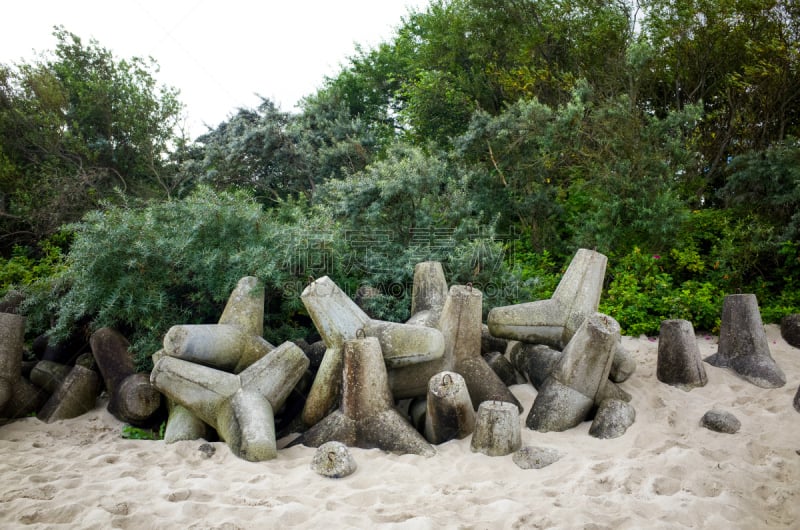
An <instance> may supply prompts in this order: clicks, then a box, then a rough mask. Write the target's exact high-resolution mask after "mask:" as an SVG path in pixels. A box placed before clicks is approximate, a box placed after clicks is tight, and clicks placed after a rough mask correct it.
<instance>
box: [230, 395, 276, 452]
mask: <svg viewBox="0 0 800 530" xmlns="http://www.w3.org/2000/svg"><path fill="white" fill-rule="evenodd" d="M217 424H218V427H217V429H218V433H219V435H220V438H222V439H223V440H225V442H226V443H227V444H228V446H229V447H230V448H231V452H233V454H235V455H237V456H238V457H240V458H242V459H244V460H249V461H250V462H261V461H263V460H272V459H273V458H275V457H277V456H278V448H277V442H276V440H275V418H274V416H273V412H272V405H270V402H269V400H268V399H266V398H265V397H263V396H261V395H259V394H257V393H256V392H247V391H244V390H242V389H239V390H237V391H236V392H235V393H234V394H233V396H232V397H231V399H230V400H228V401H226V403H225V406H223V407H222V409H221V410H220V414H219V417H218V419H217Z"/></svg>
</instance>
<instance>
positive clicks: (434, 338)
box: [300, 276, 444, 426]
mask: <svg viewBox="0 0 800 530" xmlns="http://www.w3.org/2000/svg"><path fill="white" fill-rule="evenodd" d="M300 298H301V299H302V301H303V304H304V305H305V306H306V309H307V310H308V314H309V315H310V316H311V319H312V320H313V322H314V325H315V326H316V328H317V331H318V332H319V334H320V336H321V337H322V340H323V341H325V345H326V346H327V349H326V350H325V356H324V357H323V358H322V362H321V363H320V366H319V369H318V370H317V375H316V377H315V379H314V383H313V385H312V386H311V390H310V391H309V393H308V396H307V398H306V404H305V407H304V409H303V416H302V418H303V422H304V423H305V424H306V425H307V426H311V425H315V424H316V423H318V422H319V421H320V420H322V418H324V417H325V415H326V414H328V412H330V411H331V410H333V409H334V408H335V407H336V404H337V402H338V399H339V395H340V388H341V378H342V356H343V353H342V352H343V347H344V342H345V341H347V340H352V339H355V338H356V333H357V332H358V331H359V330H363V331H364V334H365V336H366V337H375V338H377V339H378V341H379V343H380V345H381V351H382V352H383V357H384V361H385V362H386V366H387V367H388V368H389V369H392V368H393V367H398V366H407V365H413V364H416V363H422V362H426V361H431V360H434V359H438V358H441V357H442V354H443V353H444V337H442V334H441V332H439V330H437V329H433V328H428V327H425V326H418V325H412V324H398V323H394V322H385V321H381V320H373V319H371V318H370V317H369V316H368V315H367V314H366V313H364V311H362V310H361V308H360V307H358V306H357V305H356V303H355V302H353V301H352V300H351V299H350V298H349V297H348V296H347V295H346V294H345V293H344V291H342V290H341V289H340V288H339V286H337V285H336V284H335V283H334V282H333V281H332V280H331V279H330V278H328V277H327V276H324V277H322V278H319V279H317V280H314V281H313V282H312V283H311V284H310V285H308V286H307V287H306V288H305V289H304V290H303V293H302V295H301V297H300ZM437 371H440V370H437ZM433 373H435V372H433ZM427 381H428V378H425V380H424V382H423V383H422V386H423V390H422V394H424V393H425V385H426V384H427Z"/></svg>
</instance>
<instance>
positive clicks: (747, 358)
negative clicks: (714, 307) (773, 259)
mask: <svg viewBox="0 0 800 530" xmlns="http://www.w3.org/2000/svg"><path fill="white" fill-rule="evenodd" d="M705 361H706V362H707V363H708V364H710V365H712V366H716V367H718V368H730V369H731V370H733V371H734V372H735V373H736V374H737V375H739V377H741V378H742V379H744V380H745V381H749V382H751V383H753V384H754V385H756V386H759V387H761V388H779V387H782V386H783V385H785V384H786V376H785V375H784V373H783V370H781V368H780V367H779V366H778V365H777V364H776V363H775V360H774V359H773V358H772V355H770V352H769V341H768V340H767V334H766V332H765V331H764V325H763V324H762V322H761V312H760V311H759V310H758V300H757V299H756V295H754V294H731V295H728V296H726V297H725V298H724V300H723V301H722V322H721V324H720V330H719V348H718V350H717V353H715V354H714V355H711V356H710V357H706V359H705Z"/></svg>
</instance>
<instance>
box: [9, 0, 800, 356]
mask: <svg viewBox="0 0 800 530" xmlns="http://www.w3.org/2000/svg"><path fill="white" fill-rule="evenodd" d="M798 21H800V11H798V6H797V4H796V3H795V2H792V1H790V0H746V1H745V0H722V1H710V0H670V1H666V0H647V1H644V0H639V1H637V2H629V1H626V0H615V1H611V2H596V1H593V0H574V1H571V2H561V1H556V0H508V1H505V2H496V1H489V0H433V1H432V2H431V4H430V5H429V6H428V8H426V9H425V10H423V11H420V12H411V13H409V14H408V16H407V17H406V18H405V19H404V20H403V21H402V23H401V24H400V26H399V27H398V29H397V31H396V33H395V35H394V36H393V38H392V39H390V40H389V41H387V42H384V43H381V44H380V45H379V46H376V47H375V48H371V49H362V48H357V49H356V50H355V52H354V55H353V57H352V58H351V59H350V61H349V63H348V64H347V65H346V66H344V67H343V68H342V70H341V71H340V72H339V73H338V74H337V75H335V76H333V77H331V78H329V79H327V80H326V82H325V83H324V86H323V87H322V88H321V89H320V90H319V91H318V92H316V93H315V94H311V95H309V96H308V97H307V98H306V99H305V100H304V101H303V102H302V104H301V107H300V109H301V110H300V112H299V113H295V114H292V113H288V112H284V111H282V110H281V109H279V108H277V107H276V106H275V105H274V104H273V103H272V102H270V101H269V100H264V101H263V102H262V104H261V105H259V107H258V108H255V109H239V110H237V111H236V112H235V113H234V114H232V115H231V117H230V118H229V119H228V120H226V121H225V122H223V123H221V124H220V125H219V126H218V127H216V128H214V129H210V130H209V131H208V132H207V133H206V134H204V135H203V136H201V137H200V138H198V139H197V140H196V141H195V142H193V143H188V142H186V141H185V140H183V139H182V138H181V136H180V134H178V132H177V129H175V127H174V124H175V123H176V120H177V119H178V117H179V113H180V104H179V103H178V101H177V94H176V92H175V91H174V90H172V89H169V88H164V87H162V88H158V87H157V86H156V84H155V82H154V81H153V77H152V74H151V71H152V68H153V67H154V64H153V63H148V62H146V61H142V60H139V59H132V60H122V61H120V60H117V59H115V58H114V57H113V56H112V55H111V54H110V52H108V51H107V50H105V49H103V48H102V47H100V46H99V44H97V43H95V42H93V41H92V42H91V43H90V44H89V45H88V46H86V45H84V44H83V42H82V41H81V40H80V39H79V38H78V37H76V36H75V35H72V34H70V33H68V32H66V31H65V30H63V29H57V31H56V38H57V41H58V44H57V46H56V52H55V54H54V56H52V57H51V58H49V59H43V60H40V61H38V62H34V63H31V64H20V65H0V186H1V188H0V199H2V201H1V202H0V223H1V224H2V234H0V235H1V237H2V239H1V240H0V249H2V250H3V260H2V261H1V262H0V265H1V266H2V267H0V286H2V289H4V290H5V289H7V288H10V287H24V289H25V290H26V292H27V293H28V301H27V302H26V305H25V310H26V311H27V312H28V314H29V316H30V318H29V324H30V331H31V333H38V332H42V331H46V330H48V331H49V333H51V335H52V336H53V337H54V338H58V337H62V336H65V335H66V334H67V333H69V331H70V329H71V328H74V327H75V326H77V325H84V324H86V323H88V325H89V326H100V325H114V326H117V327H120V328H123V329H125V331H126V332H127V333H129V334H131V335H132V337H133V339H134V347H135V348H136V350H137V352H138V353H139V354H140V355H141V356H142V357H141V360H142V361H143V363H144V361H145V359H146V355H148V354H149V353H152V350H153V349H154V348H157V347H158V342H159V339H160V336H161V335H162V334H163V332H164V331H165V329H166V328H167V327H168V326H169V325H172V324H174V323H179V322H206V321H213V320H215V319H216V318H218V315H219V312H220V310H221V306H222V304H223V303H224V300H225V298H226V297H227V295H228V293H229V291H230V289H231V288H232V287H233V285H234V284H235V282H236V280H237V279H238V278H239V277H241V276H242V275H245V274H253V275H256V276H258V277H259V278H260V279H261V280H262V281H263V282H264V285H265V287H266V288H267V293H268V300H269V302H268V307H267V316H266V321H267V322H266V324H267V328H268V329H269V332H268V338H270V339H272V340H275V341H279V340H285V339H287V338H296V337H298V336H303V335H305V334H307V333H309V332H310V330H309V327H308V326H309V322H308V318H307V316H306V315H305V313H304V309H303V307H302V304H301V302H300V300H299V293H300V292H301V291H302V288H303V286H304V285H305V284H306V282H307V281H308V277H309V276H315V277H316V276H321V275H323V274H327V275H330V276H331V277H332V278H334V279H335V280H336V281H337V283H339V285H341V286H342V287H343V288H345V290H346V291H347V292H348V293H350V294H351V295H353V296H356V294H357V292H358V290H359V288H360V287H363V286H369V287H371V288H372V290H370V291H367V293H368V294H369V296H366V297H364V296H362V298H363V300H362V302H363V303H364V305H365V307H367V308H368V310H369V311H371V312H373V313H374V314H375V315H376V316H380V317H382V318H389V319H393V320H402V319H404V318H406V317H407V316H408V314H407V313H408V310H409V291H408V289H409V285H410V282H411V277H412V274H413V267H414V264H415V263H417V262H419V261H424V260H440V261H442V262H444V264H445V268H446V272H447V275H448V280H449V281H450V282H451V283H466V282H471V283H473V285H475V286H476V287H479V288H481V289H482V290H483V291H484V293H485V302H486V303H485V304H484V305H485V309H487V310H488V308H489V307H491V306H493V305H497V304H501V303H511V302H517V301H525V300H532V299H538V298H542V297H546V296H549V295H550V293H551V292H552V290H553V289H554V287H555V286H556V284H557V283H558V280H559V278H560V275H561V273H562V271H563V270H564V268H565V267H566V266H567V264H568V263H569V260H570V259H571V257H572V255H573V254H574V252H575V250H576V249H577V248H579V247H588V248H596V249H597V250H599V251H601V252H603V253H604V254H606V255H607V256H608V257H609V268H608V271H607V277H606V286H605V287H606V289H605V292H604V295H603V299H602V305H601V310H603V311H606V312H608V313H610V314H611V315H612V316H614V317H616V318H617V319H618V320H619V321H620V323H621V325H622V327H623V331H624V332H626V333H631V334H639V333H648V334H654V333H657V332H658V328H659V325H660V322H661V321H662V320H663V319H666V318H685V319H688V320H690V321H692V322H693V323H694V325H695V327H696V328H698V329H706V330H712V331H713V330H715V329H716V328H717V326H718V325H719V315H720V310H721V304H722V297H723V296H724V295H725V294H728V293H733V292H753V293H756V294H757V295H758V298H759V301H760V304H761V312H762V317H763V318H764V319H765V320H766V321H775V320H776V319H779V318H781V317H782V316H783V315H785V314H788V313H791V312H798V311H800V239H799V238H800V214H799V213H798V212H800V141H798V139H797V138H798V137H800V113H799V112H798V109H800V22H798ZM257 88H258V87H254V89H257ZM51 190H53V191H51ZM82 216H83V217H82ZM76 221H77V222H76ZM65 222H72V224H69V225H67V226H66V228H64V223H65ZM362 294H363V293H362ZM51 321H52V322H54V325H52V326H51V324H50V323H51Z"/></svg>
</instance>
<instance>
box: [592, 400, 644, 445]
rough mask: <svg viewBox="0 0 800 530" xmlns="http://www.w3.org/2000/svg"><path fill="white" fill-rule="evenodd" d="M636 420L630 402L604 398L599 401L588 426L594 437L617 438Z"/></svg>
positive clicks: (634, 411)
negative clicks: (590, 424)
mask: <svg viewBox="0 0 800 530" xmlns="http://www.w3.org/2000/svg"><path fill="white" fill-rule="evenodd" d="M635 420H636V410H634V408H633V406H632V405H631V404H630V403H626V402H625V401H620V400H618V399H606V400H604V401H603V402H601V403H600V407H599V408H598V409H597V413H596V414H595V416H594V419H593V420H592V426H591V427H589V434H590V435H591V436H594V437H595V438H603V439H608V438H619V437H620V436H622V435H623V434H625V431H627V430H628V427H630V426H631V425H633V422H634V421H635Z"/></svg>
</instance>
